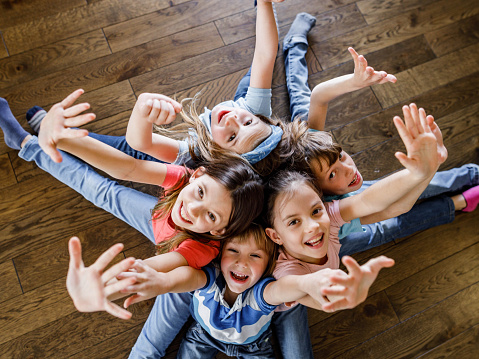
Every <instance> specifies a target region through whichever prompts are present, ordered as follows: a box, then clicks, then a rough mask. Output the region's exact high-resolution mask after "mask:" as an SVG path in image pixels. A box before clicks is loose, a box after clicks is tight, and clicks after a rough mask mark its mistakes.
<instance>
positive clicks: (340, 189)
mask: <svg viewBox="0 0 479 359" xmlns="http://www.w3.org/2000/svg"><path fill="white" fill-rule="evenodd" d="M311 170H312V172H313V174H314V178H315V180H316V181H317V184H318V186H319V187H320V188H321V190H322V191H323V192H324V193H325V194H346V193H349V192H352V191H356V190H358V189H359V188H361V186H362V184H363V178H362V176H361V174H360V173H359V171H358V169H357V168H356V165H355V164H354V161H353V159H352V158H351V156H349V155H348V154H347V153H346V152H344V151H342V152H341V154H340V156H339V158H338V160H337V161H336V162H335V163H333V164H332V165H331V166H328V164H327V162H326V161H324V160H321V166H320V165H319V163H318V161H317V160H316V161H314V162H313V163H312V166H311Z"/></svg>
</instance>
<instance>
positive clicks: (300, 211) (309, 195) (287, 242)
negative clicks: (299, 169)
mask: <svg viewBox="0 0 479 359" xmlns="http://www.w3.org/2000/svg"><path fill="white" fill-rule="evenodd" d="M291 186H294V187H292V188H294V193H293V194H291V193H281V194H280V195H279V196H278V197H277V198H276V200H275V204H274V208H273V212H274V220H273V228H267V229H266V233H267V234H268V236H269V237H270V238H271V239H272V240H273V241H275V242H276V243H278V244H279V245H281V246H283V249H284V250H285V251H286V252H287V253H288V254H289V255H291V256H293V257H295V258H297V259H299V260H302V261H304V262H307V263H313V264H324V263H326V261H327V259H328V258H327V252H328V245H329V224H330V221H329V216H328V213H327V212H326V208H325V207H324V204H323V202H322V201H321V198H320V197H319V195H318V194H317V192H316V191H315V190H313V189H312V188H311V186H309V185H307V184H305V183H301V184H300V183H293V184H291Z"/></svg>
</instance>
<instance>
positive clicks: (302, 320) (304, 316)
mask: <svg viewBox="0 0 479 359" xmlns="http://www.w3.org/2000/svg"><path fill="white" fill-rule="evenodd" d="M273 325H274V330H275V332H276V337H277V338H278V344H279V346H280V348H281V354H282V355H283V359H298V358H301V359H303V358H313V348H312V346H311V338H310V335H309V326H308V312H307V310H306V307H305V306H303V305H301V304H298V305H297V306H295V307H293V308H291V309H290V310H287V311H284V312H276V313H274V315H273Z"/></svg>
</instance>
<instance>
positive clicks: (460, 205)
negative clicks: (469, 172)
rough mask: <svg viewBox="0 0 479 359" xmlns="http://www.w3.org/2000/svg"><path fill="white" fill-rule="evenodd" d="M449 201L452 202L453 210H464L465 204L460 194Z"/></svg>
mask: <svg viewBox="0 0 479 359" xmlns="http://www.w3.org/2000/svg"><path fill="white" fill-rule="evenodd" d="M451 199H452V202H453V203H454V210H456V211H462V210H463V209H464V208H466V206H467V203H466V200H465V199H464V196H463V195H462V194H457V195H455V196H452V197H451Z"/></svg>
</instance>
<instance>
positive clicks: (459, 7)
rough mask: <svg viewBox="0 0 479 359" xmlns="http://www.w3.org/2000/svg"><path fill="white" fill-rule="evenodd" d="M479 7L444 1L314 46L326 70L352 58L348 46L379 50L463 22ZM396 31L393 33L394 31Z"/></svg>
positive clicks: (470, 1)
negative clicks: (459, 21)
mask: <svg viewBox="0 0 479 359" xmlns="http://www.w3.org/2000/svg"><path fill="white" fill-rule="evenodd" d="M478 13H479V8H478V7H477V3H476V2H475V1H474V0H460V1H456V2H454V3H452V2H450V1H447V0H441V1H438V2H435V3H432V4H428V5H425V6H424V7H422V8H421V9H414V10H411V11H408V12H405V13H401V14H398V15H397V16H395V17H393V18H390V19H386V20H383V21H381V22H378V23H375V24H373V25H370V26H367V27H365V28H361V29H357V30H355V31H351V32H348V33H346V34H344V35H341V36H337V37H335V38H333V39H330V40H326V41H322V42H319V43H316V44H313V45H312V48H313V51H314V53H315V54H316V56H317V57H318V60H319V62H320V64H321V66H322V67H323V68H329V67H332V66H335V65H338V64H340V63H342V62H344V61H346V60H348V59H349V56H350V55H349V53H348V51H347V48H348V46H352V47H354V48H355V49H356V51H358V52H359V53H362V54H367V53H369V52H373V51H377V50H379V49H381V48H384V47H387V46H391V45H393V44H396V43H398V42H402V41H404V40H407V39H410V38H412V37H415V36H418V35H421V34H424V33H427V32H430V31H433V30H437V29H439V28H441V27H443V26H446V25H449V24H451V23H453V22H456V21H458V20H460V19H464V18H467V17H470V16H474V15H476V14H478ZM392 28H393V29H394V31H391V29H392Z"/></svg>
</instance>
